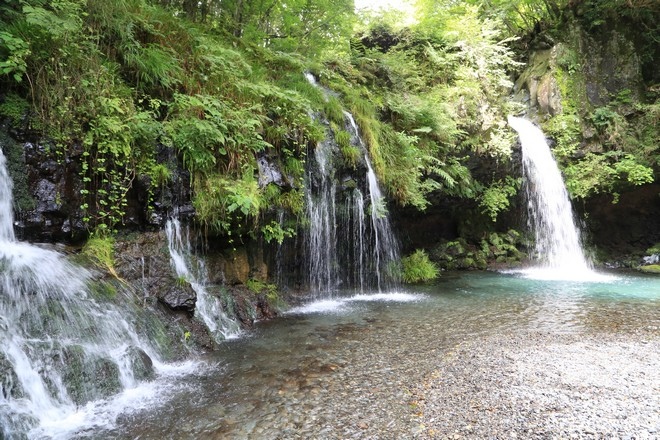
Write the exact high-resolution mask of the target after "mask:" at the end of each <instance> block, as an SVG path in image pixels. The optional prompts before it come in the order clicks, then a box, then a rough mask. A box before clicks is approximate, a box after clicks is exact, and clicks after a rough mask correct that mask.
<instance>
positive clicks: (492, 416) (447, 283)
mask: <svg viewBox="0 0 660 440" xmlns="http://www.w3.org/2000/svg"><path fill="white" fill-rule="evenodd" d="M658 287H659V284H658V280H657V279H656V278H651V277H632V276H621V277H619V278H615V279H614V281H612V282H604V283H566V282H544V281H535V280H526V279H522V278H520V277H518V276H514V275H501V274H495V273H471V274H462V275H460V276H455V277H452V276H447V275H446V276H445V277H444V278H443V280H442V281H440V282H439V283H438V284H437V285H435V286H428V287H423V288H417V289H414V290H413V291H409V292H390V293H375V294H356V293H350V292H347V293H345V294H344V295H337V296H335V297H333V298H329V299H325V300H323V301H321V302H317V303H314V304H311V305H309V306H306V307H300V308H297V309H294V310H292V311H290V312H289V313H288V314H286V315H284V316H283V317H280V318H277V319H275V320H272V321H267V322H261V323H258V325H257V326H256V328H255V330H254V331H253V332H252V333H250V334H248V335H246V336H244V337H243V338H242V339H237V340H231V341H227V342H226V343H223V344H221V345H220V347H219V349H218V350H217V351H214V352H213V353H209V354H208V355H207V357H206V358H205V360H204V363H205V364H206V367H200V368H199V369H198V371H196V372H195V373H194V374H190V375H189V376H187V377H185V378H183V379H182V380H181V382H180V383H179V384H178V385H177V386H178V388H177V391H176V392H175V393H172V394H169V395H167V396H163V399H162V402H161V405H159V406H157V407H153V408H149V409H140V410H137V411H134V412H130V411H129V412H126V413H125V414H123V415H122V416H121V417H120V420H121V423H119V424H117V426H114V427H112V428H109V429H105V428H104V429H98V430H94V429H91V430H89V431H86V432H84V433H82V432H81V433H79V435H78V438H116V439H129V438H130V439H135V438H139V439H143V440H144V439H162V438H177V439H193V438H194V439H230V438H231V439H353V438H354V439H443V438H450V439H454V438H457V439H490V438H492V439H502V438H537V439H547V438H550V439H552V438H562V439H563V438H587V439H589V438H594V439H600V438H636V439H652V438H657V437H658V433H659V432H660V431H659V430H658V428H659V426H658V424H659V420H660V419H659V414H658V408H660V400H659V399H660V392H659V391H660V372H659V371H660V369H659V368H658V366H659V359H658V353H660V350H659V349H660V313H658V311H659V310H660V298H659V297H658V293H657V292H660V290H659V289H658Z"/></svg>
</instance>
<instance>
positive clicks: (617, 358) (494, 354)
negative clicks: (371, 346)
mask: <svg viewBox="0 0 660 440" xmlns="http://www.w3.org/2000/svg"><path fill="white" fill-rule="evenodd" d="M658 353H660V337H659V335H658V328H657V327H651V326H650V327H648V328H646V329H643V330H641V331H635V332H631V333H626V334H616V335H614V334H598V335H584V334H556V333H530V334H525V335H515V336H514V335H511V336H507V335H500V336H496V337H492V338H485V339H479V340H472V341H468V342H465V343H463V344H460V345H459V346H458V347H457V348H456V349H455V350H452V351H451V352H450V353H449V354H448V355H446V356H445V357H444V358H443V359H442V360H441V362H440V364H439V365H438V368H437V369H436V370H435V371H433V372H432V373H431V374H429V375H428V376H427V377H426V378H425V380H424V382H423V384H422V385H421V386H420V387H419V388H418V389H417V390H416V392H415V397H416V398H417V399H418V400H416V404H417V405H418V408H419V414H420V419H421V420H422V424H423V426H424V433H423V435H422V436H421V438H432V439H444V438H447V439H477V438H478V439H487V438H492V439H502V438H525V439H551V438H578V439H602V438H616V439H632V438H635V439H652V438H658V436H660V410H658V408H660V369H659V368H658V367H659V362H660V359H659V357H658Z"/></svg>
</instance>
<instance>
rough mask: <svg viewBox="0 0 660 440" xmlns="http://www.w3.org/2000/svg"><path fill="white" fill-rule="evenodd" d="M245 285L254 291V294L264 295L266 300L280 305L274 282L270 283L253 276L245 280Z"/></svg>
mask: <svg viewBox="0 0 660 440" xmlns="http://www.w3.org/2000/svg"><path fill="white" fill-rule="evenodd" d="M246 286H247V288H248V289H249V290H250V292H252V293H254V294H255V295H264V296H265V297H266V299H268V301H270V302H273V303H275V305H281V303H282V301H281V299H280V295H279V292H278V290H277V286H276V285H275V284H270V283H266V282H264V281H261V280H257V279H255V278H250V279H249V280H247V282H246Z"/></svg>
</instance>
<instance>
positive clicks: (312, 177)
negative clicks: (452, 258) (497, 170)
mask: <svg viewBox="0 0 660 440" xmlns="http://www.w3.org/2000/svg"><path fill="white" fill-rule="evenodd" d="M305 76H306V77H307V79H308V81H309V82H310V83H311V84H313V85H314V86H316V87H319V85H318V84H317V83H316V80H315V79H314V77H313V76H312V75H311V74H306V75H305ZM324 92H325V93H326V94H327V93H329V92H328V91H325V90H324ZM315 117H318V118H320V119H321V121H322V122H323V123H324V124H325V125H326V126H327V136H326V139H324V140H323V141H322V142H319V143H318V145H317V146H316V148H315V149H314V152H313V158H314V160H312V161H309V162H308V167H307V173H306V182H305V200H306V206H307V216H308V219H309V228H308V229H307V233H306V237H305V246H306V254H307V266H308V267H307V270H308V273H309V284H310V288H311V290H312V291H313V292H315V293H316V295H317V296H327V295H328V294H332V292H334V291H336V290H337V289H339V288H342V287H344V288H357V289H359V290H360V291H361V292H364V291H366V290H369V289H376V290H378V291H382V290H383V289H389V288H391V287H393V286H394V285H395V279H394V276H393V271H392V268H393V265H394V264H396V263H397V262H398V260H399V251H398V243H397V240H396V238H395V236H394V233H393V232H392V228H391V225H390V221H389V218H388V215H387V211H386V209H385V198H384V197H383V194H382V193H381V191H380V188H379V185H378V180H377V178H376V174H375V173H374V170H373V168H372V166H371V162H370V160H369V155H368V152H367V149H366V146H365V144H364V142H363V140H362V138H361V136H360V133H359V130H358V127H357V124H356V123H355V120H354V118H353V116H352V115H351V114H350V113H348V112H344V129H345V130H346V131H347V132H348V133H349V134H350V135H351V144H352V145H353V146H356V147H358V148H360V150H361V151H362V153H363V157H364V164H365V167H366V173H365V174H364V175H363V178H358V179H355V181H353V178H352V176H346V175H342V174H341V173H342V172H343V171H345V170H341V169H338V167H337V165H336V162H337V160H336V158H337V156H338V155H339V154H340V153H339V147H338V145H337V143H336V141H335V139H334V133H333V132H332V130H331V129H330V124H329V123H328V122H327V121H326V120H324V119H323V118H322V117H321V116H318V115H317V116H315ZM347 181H349V182H354V183H353V184H352V185H346V184H345V183H346V182H347ZM339 182H342V183H339Z"/></svg>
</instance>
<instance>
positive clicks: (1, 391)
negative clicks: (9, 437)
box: [0, 353, 24, 434]
mask: <svg viewBox="0 0 660 440" xmlns="http://www.w3.org/2000/svg"><path fill="white" fill-rule="evenodd" d="M23 396H24V392H23V387H21V384H20V383H19V381H18V376H16V372H15V371H14V368H13V367H12V365H11V363H10V362H9V359H7V358H6V357H5V355H4V354H3V353H0V399H3V400H9V399H19V398H21V397H23ZM0 434H1V432H0Z"/></svg>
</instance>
